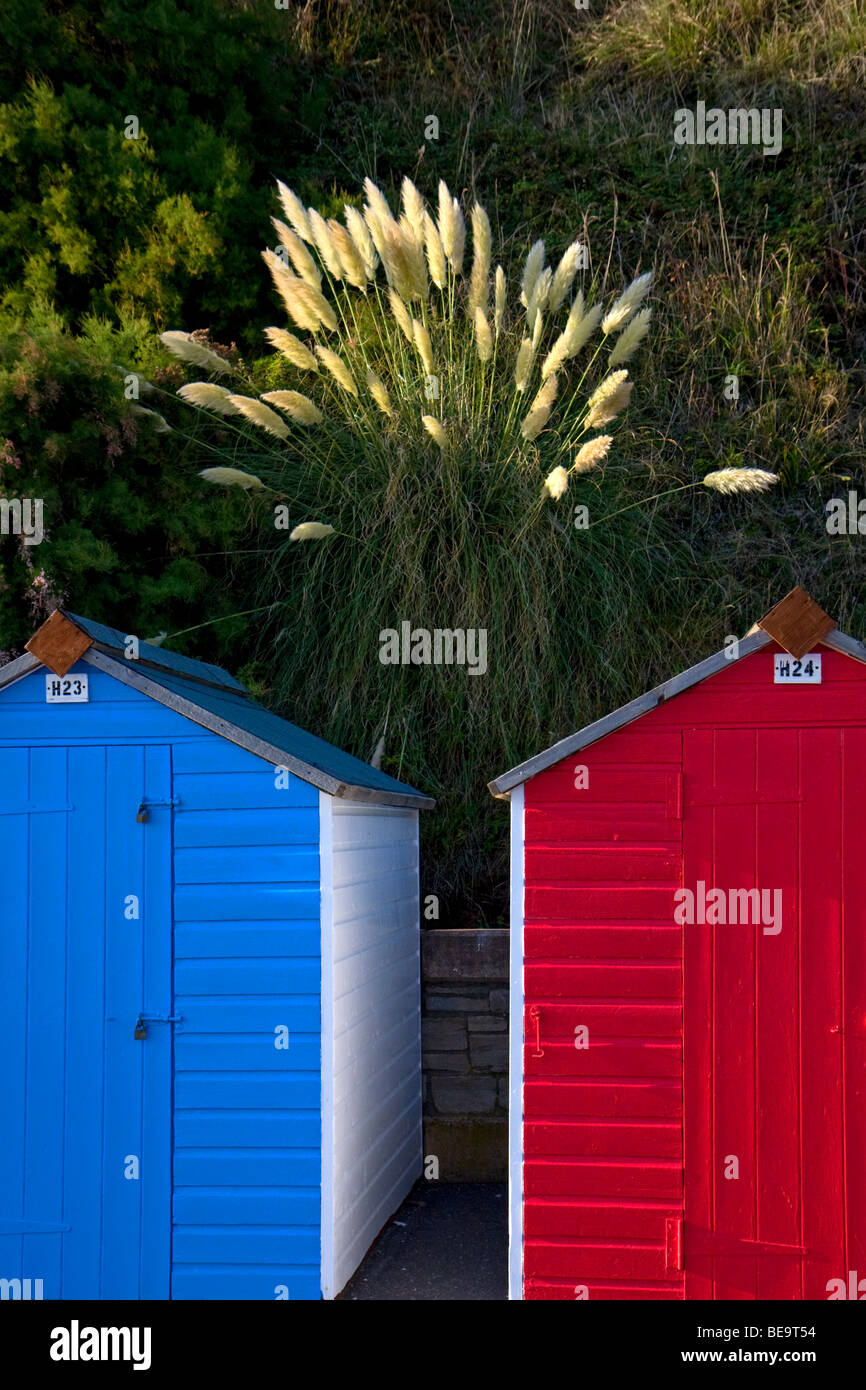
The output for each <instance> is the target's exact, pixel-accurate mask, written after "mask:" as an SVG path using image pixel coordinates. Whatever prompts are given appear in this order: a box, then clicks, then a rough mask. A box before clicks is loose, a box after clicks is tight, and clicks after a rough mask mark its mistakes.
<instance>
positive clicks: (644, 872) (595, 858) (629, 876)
mask: <svg viewBox="0 0 866 1390" xmlns="http://www.w3.org/2000/svg"><path fill="white" fill-rule="evenodd" d="M681 865H682V851H681V849H680V846H679V844H673V845H640V846H638V845H629V846H625V845H611V846H610V847H609V848H608V847H607V846H604V847H599V846H597V845H580V844H574V843H572V844H567V845H566V844H564V845H557V846H555V847H552V848H551V847H550V846H540V845H536V844H534V843H532V842H530V843H528V844H527V846H526V871H525V872H526V883H527V885H532V884H552V883H566V884H567V883H582V884H587V883H595V884H599V885H608V884H612V883H618V884H623V885H625V884H630V883H661V884H665V885H670V886H672V887H678V886H679V881H680V873H681Z"/></svg>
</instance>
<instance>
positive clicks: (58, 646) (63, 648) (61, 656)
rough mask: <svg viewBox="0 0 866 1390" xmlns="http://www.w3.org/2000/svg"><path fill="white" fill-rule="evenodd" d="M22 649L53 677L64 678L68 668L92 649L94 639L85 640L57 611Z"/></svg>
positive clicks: (81, 633) (84, 634)
mask: <svg viewBox="0 0 866 1390" xmlns="http://www.w3.org/2000/svg"><path fill="white" fill-rule="evenodd" d="M24 646H25V649H26V650H27V651H28V652H30V654H31V656H35V657H36V660H37V661H41V662H42V665H43V666H47V667H48V669H49V671H53V672H54V674H55V676H65V675H66V672H67V671H68V670H69V669H70V667H71V666H74V665H75V663H76V661H78V660H79V659H80V658H81V657H82V656H83V655H84V653H85V652H86V651H88V650H89V649H90V648H91V647H92V646H93V638H92V637H88V635H87V633H86V632H82V631H81V628H80V627H76V626H75V623H73V622H70V620H69V618H67V617H66V616H65V614H63V613H61V611H60V609H59V608H57V609H55V611H54V612H53V613H52V614H51V617H50V618H48V619H47V620H46V621H45V622H44V623H43V624H42V626H41V627H40V628H39V630H38V631H37V632H34V634H33V636H32V637H31V638H30V641H29V642H25V644H24Z"/></svg>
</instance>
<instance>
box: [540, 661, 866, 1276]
mask: <svg viewBox="0 0 866 1390" xmlns="http://www.w3.org/2000/svg"><path fill="white" fill-rule="evenodd" d="M779 650H780V648H778V647H775V646H771V647H767V648H765V649H764V650H762V651H761V652H757V653H755V654H753V655H752V656H749V657H746V658H744V659H743V660H742V661H740V662H736V663H732V665H731V666H730V667H729V668H727V669H725V670H724V671H722V672H720V673H719V674H717V675H715V676H713V677H711V678H709V679H708V680H706V681H704V682H702V683H701V684H700V685H698V686H694V687H692V688H691V689H689V690H687V691H684V692H683V693H682V694H681V695H678V696H675V697H674V698H673V699H671V700H670V701H668V702H667V703H666V704H664V705H661V706H659V707H657V708H656V709H655V710H652V711H650V712H649V713H647V714H645V715H643V716H641V717H640V718H639V719H638V720H636V721H634V722H632V723H631V724H629V725H626V726H625V727H624V728H623V729H620V730H618V731H617V732H615V733H612V734H609V735H608V736H607V737H606V738H604V739H602V740H601V741H600V742H598V743H597V744H594V745H592V746H591V747H589V748H586V749H583V750H581V751H580V752H579V753H577V754H574V755H573V756H572V757H570V758H568V759H565V760H563V761H562V762H560V763H559V764H557V765H556V766H554V767H552V768H549V769H548V770H546V771H545V772H543V773H540V774H538V775H537V776H536V777H534V778H533V779H532V780H531V781H529V782H528V783H527V784H526V787H525V844H526V851H525V911H524V917H525V929H524V930H525V967H524V968H525V1011H524V1030H525V1038H526V1046H525V1048H524V1117H525V1118H524V1152H525V1169H524V1194H525V1197H524V1201H525V1208H524V1280H525V1297H526V1298H530V1299H539V1298H540V1299H574V1298H575V1297H577V1296H588V1297H589V1298H590V1299H599V1298H601V1299H633V1298H637V1299H653V1298H662V1299H670V1298H674V1299H679V1298H684V1297H687V1298H712V1297H716V1298H745V1299H749V1298H770V1297H779V1298H797V1299H799V1298H826V1297H827V1296H828V1294H827V1290H826V1284H827V1281H828V1280H829V1279H832V1278H836V1277H838V1278H840V1279H845V1278H847V1277H848V1272H849V1271H851V1270H859V1271H860V1273H861V1275H862V1276H863V1277H866V1244H864V1236H866V1196H864V1187H866V1184H864V1182H863V1175H864V1173H866V1108H864V1104H863V1102H864V1100H866V1082H864V1077H866V904H864V903H863V901H862V899H863V893H862V890H861V888H860V887H859V884H858V881H857V879H858V874H857V870H858V868H859V863H860V860H861V859H862V858H863V856H864V855H866V848H864V846H866V835H864V831H866V824H864V821H866V813H864V811H863V810H862V809H861V807H863V806H864V804H866V795H864V792H863V790H862V782H863V769H864V755H866V667H864V666H863V665H862V664H861V663H859V662H856V661H854V660H853V659H851V658H849V657H845V656H843V655H841V654H839V653H836V652H832V651H830V650H828V649H826V648H823V649H821V650H822V659H823V680H822V683H821V684H820V685H817V686H807V687H791V686H776V685H774V684H773V654H774V652H777V651H779ZM580 768H585V769H587V772H588V780H589V785H588V787H584V788H577V787H576V786H575V778H576V776H578V777H580V776H582V774H580V773H579V772H578V769H580ZM699 880H703V881H704V882H705V883H706V884H707V886H708V889H709V887H720V888H722V889H723V891H725V892H727V891H728V890H730V889H742V890H749V889H753V888H755V887H757V888H759V889H760V888H764V889H766V890H767V891H768V892H769V893H770V894H771V895H772V894H773V893H775V892H776V891H777V890H778V891H779V892H780V893H781V898H780V899H778V900H776V899H774V898H773V897H772V896H771V897H770V898H769V899H765V904H767V905H770V904H772V903H774V902H776V901H778V902H779V903H780V904H781V916H780V918H779V920H780V922H781V929H780V930H779V931H778V932H775V931H773V930H772V926H773V919H772V918H770V917H768V919H767V922H766V923H764V922H763V921H761V922H759V923H757V924H755V923H754V922H752V923H746V924H745V925H744V924H743V923H739V924H737V925H727V924H726V925H725V926H722V925H721V924H718V923H717V924H715V925H714V924H712V923H705V924H692V925H681V924H680V923H679V922H678V921H676V920H675V916H674V911H675V906H676V900H675V893H676V891H677V890H678V889H680V888H681V887H687V886H688V887H691V888H692V889H693V890H694V889H696V884H697V882H698V881H699ZM753 910H754V909H753ZM765 925H767V926H768V927H769V928H770V930H768V931H765V930H764V926H765ZM684 947H685V951H684ZM684 999H685V1009H684ZM530 1010H537V1019H536V1018H535V1017H534V1016H533V1015H532V1014H530ZM684 1021H685V1035H684ZM579 1028H585V1029H586V1030H587V1032H588V1036H587V1037H585V1038H584V1037H582V1036H581V1035H578V1036H577V1039H576V1035H575V1030H576V1029H579ZM537 1036H539V1037H540V1046H539V1044H538V1043H537V1040H536V1039H537ZM576 1040H577V1041H586V1042H587V1044H588V1045H587V1046H585V1047H576V1046H575V1042H576ZM539 1051H540V1052H541V1053H542V1054H543V1055H541V1056H538V1055H536V1054H537V1053H538V1052H539ZM731 1159H735V1160H736V1164H735V1165H732V1163H731ZM726 1171H728V1172H729V1173H731V1174H732V1173H733V1172H734V1171H736V1173H737V1176H736V1177H733V1176H728V1177H726V1176H725V1173H726ZM683 1218H684V1224H682V1225H681V1224H680V1223H681V1222H682V1221H683ZM858 1261H859V1263H858ZM584 1290H585V1294H584Z"/></svg>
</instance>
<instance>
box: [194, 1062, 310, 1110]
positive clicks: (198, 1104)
mask: <svg viewBox="0 0 866 1390" xmlns="http://www.w3.org/2000/svg"><path fill="white" fill-rule="evenodd" d="M174 1091H175V1116H176V1117H177V1113H178V1111H181V1110H197V1109H199V1108H201V1109H203V1110H298V1109H300V1110H318V1106H319V1101H320V1098H321V1081H320V1076H319V1071H318V1070H316V1071H308V1072H283V1073H282V1074H279V1073H277V1072H249V1071H235V1072H225V1071H222V1072H200V1071H199V1072H189V1071H184V1072H180V1073H179V1074H178V1076H177V1079H176V1082H175V1088H174ZM175 1122H176V1123H177V1119H176V1120H175Z"/></svg>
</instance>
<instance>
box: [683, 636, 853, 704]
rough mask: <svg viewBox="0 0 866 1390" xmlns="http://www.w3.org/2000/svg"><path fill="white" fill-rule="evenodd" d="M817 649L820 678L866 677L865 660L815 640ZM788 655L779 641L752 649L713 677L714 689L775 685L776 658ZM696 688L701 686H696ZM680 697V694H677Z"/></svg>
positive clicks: (844, 678) (823, 679)
mask: <svg viewBox="0 0 866 1390" xmlns="http://www.w3.org/2000/svg"><path fill="white" fill-rule="evenodd" d="M813 650H814V651H816V652H820V654H821V681H822V684H824V685H826V684H827V683H828V682H835V681H858V680H859V681H862V680H863V679H864V677H866V669H864V666H863V663H862V661H855V660H853V659H852V658H851V657H850V656H846V655H845V654H844V652H834V651H831V650H830V648H829V647H825V646H823V645H822V644H821V643H820V642H818V643H816V645H815V647H814V648H813ZM780 653H781V654H782V655H784V656H787V655H788V653H787V652H785V651H784V649H783V648H782V647H780V646H779V645H778V643H776V642H773V643H771V644H769V645H768V646H766V647H764V648H763V650H762V651H759V652H753V653H752V655H751V656H747V657H744V658H743V660H742V661H732V662H731V663H730V665H728V666H725V667H724V668H723V669H722V670H721V671H720V672H719V673H718V674H717V675H716V676H714V677H713V678H712V685H713V689H719V690H721V689H724V690H730V689H733V688H734V687H736V686H744V685H748V686H755V687H759V688H764V689H766V688H767V687H769V688H771V689H772V688H773V659H774V657H775V656H778V655H779V654H780ZM695 689H696V690H698V689H700V687H699V686H695ZM678 698H679V697H678Z"/></svg>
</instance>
